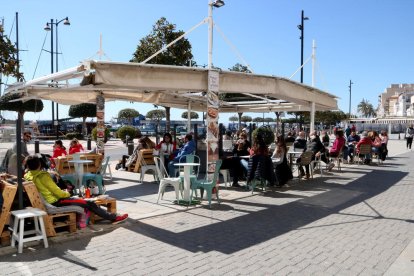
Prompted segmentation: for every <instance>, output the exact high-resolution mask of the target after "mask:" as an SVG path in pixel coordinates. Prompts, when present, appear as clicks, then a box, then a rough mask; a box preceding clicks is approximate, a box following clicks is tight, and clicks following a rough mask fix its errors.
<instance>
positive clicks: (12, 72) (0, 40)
mask: <svg viewBox="0 0 414 276" xmlns="http://www.w3.org/2000/svg"><path fill="white" fill-rule="evenodd" d="M3 31H4V30H3V27H2V26H1V25H0V74H3V75H5V76H13V77H16V78H17V79H19V80H20V79H23V74H22V73H20V72H19V62H18V60H17V49H16V47H15V46H14V44H13V43H12V42H11V41H10V39H9V38H8V37H7V36H6V35H4V34H3Z"/></svg>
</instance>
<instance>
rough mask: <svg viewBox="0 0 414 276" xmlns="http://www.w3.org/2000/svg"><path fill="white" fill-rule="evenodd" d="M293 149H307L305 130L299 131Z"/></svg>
mask: <svg viewBox="0 0 414 276" xmlns="http://www.w3.org/2000/svg"><path fill="white" fill-rule="evenodd" d="M293 149H294V150H295V151H300V150H305V149H306V138H305V132H304V131H303V130H302V131H300V132H299V135H298V137H296V140H295V142H293Z"/></svg>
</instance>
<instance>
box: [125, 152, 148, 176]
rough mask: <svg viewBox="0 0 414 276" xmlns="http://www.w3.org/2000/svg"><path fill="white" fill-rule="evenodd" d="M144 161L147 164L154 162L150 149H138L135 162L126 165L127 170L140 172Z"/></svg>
mask: <svg viewBox="0 0 414 276" xmlns="http://www.w3.org/2000/svg"><path fill="white" fill-rule="evenodd" d="M143 163H145V164H147V165H155V163H154V155H153V150H152V149H142V150H140V151H139V154H138V155H137V159H136V160H135V162H133V163H132V164H131V166H129V167H128V171H130V172H136V173H137V172H140V169H141V166H142V164H143Z"/></svg>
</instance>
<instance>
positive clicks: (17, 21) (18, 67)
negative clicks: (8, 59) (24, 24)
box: [16, 12, 20, 81]
mask: <svg viewBox="0 0 414 276" xmlns="http://www.w3.org/2000/svg"><path fill="white" fill-rule="evenodd" d="M16 49H17V53H16V58H17V67H16V68H17V74H19V72H20V58H19V13H18V12H16ZM18 81H20V79H19V80H18Z"/></svg>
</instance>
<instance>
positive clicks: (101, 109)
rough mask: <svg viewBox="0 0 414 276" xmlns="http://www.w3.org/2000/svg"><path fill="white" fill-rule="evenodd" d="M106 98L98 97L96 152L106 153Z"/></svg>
mask: <svg viewBox="0 0 414 276" xmlns="http://www.w3.org/2000/svg"><path fill="white" fill-rule="evenodd" d="M104 141H105V98H104V97H103V96H102V95H98V96H96V152H97V153H102V154H104V152H105V142H104Z"/></svg>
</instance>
